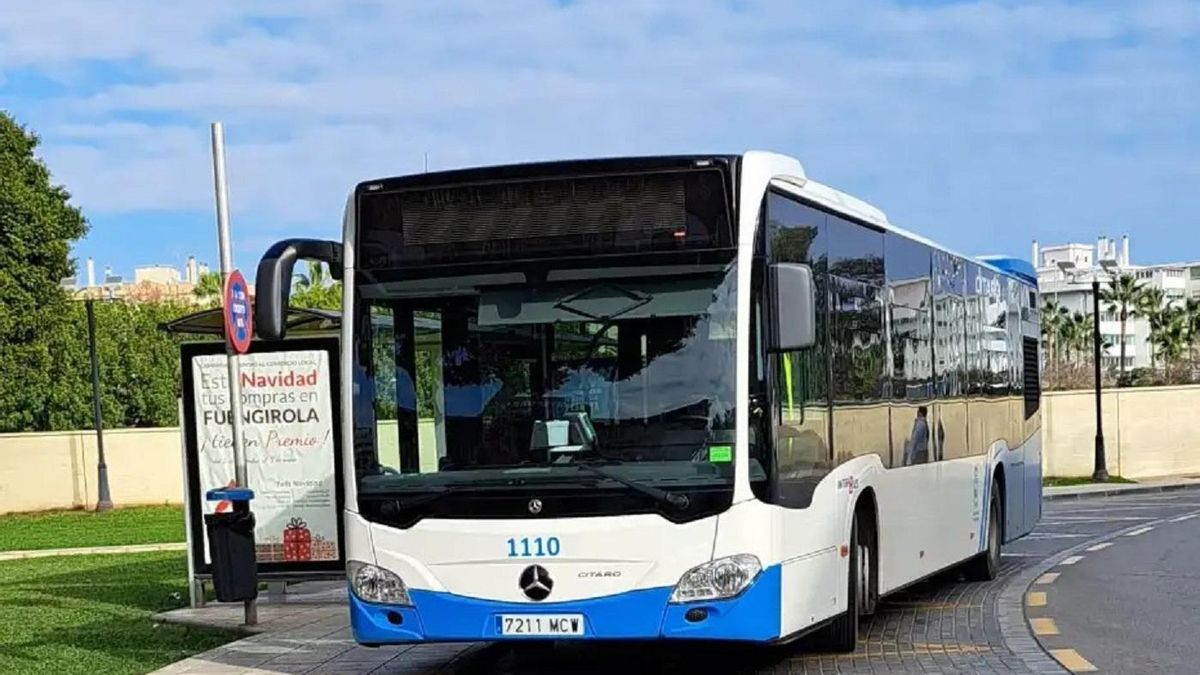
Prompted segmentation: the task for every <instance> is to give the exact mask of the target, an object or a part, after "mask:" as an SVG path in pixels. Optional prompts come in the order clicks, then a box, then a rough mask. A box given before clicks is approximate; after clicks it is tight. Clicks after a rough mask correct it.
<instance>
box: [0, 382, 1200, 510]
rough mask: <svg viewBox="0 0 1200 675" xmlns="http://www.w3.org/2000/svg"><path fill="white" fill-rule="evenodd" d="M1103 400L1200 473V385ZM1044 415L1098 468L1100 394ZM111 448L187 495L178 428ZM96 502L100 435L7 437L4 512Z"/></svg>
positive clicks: (384, 450)
mask: <svg viewBox="0 0 1200 675" xmlns="http://www.w3.org/2000/svg"><path fill="white" fill-rule="evenodd" d="M1102 404H1103V408H1104V411H1103V412H1104V435H1105V439H1106V446H1107V459H1108V470H1109V472H1111V473H1114V474H1119V475H1122V476H1125V477H1126V478H1133V479H1137V478H1147V477H1151V476H1165V475H1171V474H1200V386H1187V387H1154V388H1150V387H1145V388H1133V389H1122V390H1119V391H1117V390H1108V391H1105V392H1104V394H1103V399H1102ZM1041 418H1042V442H1043V448H1044V449H1045V455H1044V456H1045V467H1044V472H1045V474H1046V475H1049V476H1085V475H1089V474H1091V472H1092V458H1093V452H1094V450H1093V448H1094V438H1095V423H1094V419H1095V399H1094V398H1093V397H1092V393H1091V392H1090V391H1071V392H1054V393H1047V394H1045V395H1044V397H1043V402H1042V415H1041ZM835 421H836V420H835ZM381 426H384V427H385V428H384V429H382V430H381V433H380V441H381V446H382V447H381V448H380V456H381V457H380V458H381V460H382V461H383V463H384V464H387V463H388V460H389V459H391V460H392V462H393V465H394V463H395V461H396V460H397V459H398V456H399V449H398V447H396V441H395V436H396V434H395V424H394V423H392V424H391V425H390V426H388V425H381ZM420 431H421V449H420V457H421V469H422V471H434V470H436V466H437V452H436V447H437V437H436V430H435V427H434V425H433V423H432V420H422V421H421V429H420ZM879 433H884V432H882V431H881V432H879ZM104 448H105V454H106V455H107V458H108V473H109V486H110V488H111V489H112V497H113V501H114V502H115V503H116V504H118V505H121V506H128V505H133V504H162V503H176V504H177V503H180V502H182V501H183V479H182V472H181V467H180V456H179V429H177V428H169V429H111V430H108V431H105V432H104ZM95 504H96V436H95V434H94V433H93V432H91V431H72V432H62V433H41V434H0V513H9V512H13V511H39V510H45V509H69V508H80V507H83V508H92V507H94V506H95Z"/></svg>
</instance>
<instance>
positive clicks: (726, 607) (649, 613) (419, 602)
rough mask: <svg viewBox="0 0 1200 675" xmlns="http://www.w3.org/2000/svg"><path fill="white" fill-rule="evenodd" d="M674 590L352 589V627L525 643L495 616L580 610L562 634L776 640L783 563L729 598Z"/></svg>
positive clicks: (380, 638) (400, 637)
mask: <svg viewBox="0 0 1200 675" xmlns="http://www.w3.org/2000/svg"><path fill="white" fill-rule="evenodd" d="M671 591H672V589H671V588H670V587H659V588H647V589H642V590H636V591H627V592H625V593H618V594H616V595H609V596H604V597H599V598H589V599H586V600H573V601H568V602H548V603H537V604H532V603H518V602H499V601H494V600H481V599H478V598H468V597H464V596H461V595H455V594H452V593H445V592H441V591H426V590H415V589H414V590H410V591H409V594H410V596H411V598H412V601H413V606H412V607H401V606H393V605H381V604H374V603H367V602H363V601H362V600H359V599H358V598H357V597H355V596H354V594H353V593H350V594H349V595H350V626H351V629H352V631H353V633H354V639H355V640H357V641H358V642H360V643H363V644H399V643H410V642H461V641H480V640H483V641H492V640H501V639H503V640H514V639H515V640H521V639H529V638H525V637H516V636H501V635H500V630H499V627H498V625H497V623H498V622H497V616H498V615H500V614H582V615H583V616H584V635H582V636H575V637H571V636H563V637H562V638H560V639H584V640H589V639H590V640H637V639H657V638H672V639H704V640H743V641H751V642H769V641H771V640H774V639H775V638H778V637H779V630H780V615H779V612H780V591H781V581H780V568H779V566H778V565H776V566H773V567H769V568H767V569H765V570H763V572H762V574H760V575H759V577H758V579H756V580H755V581H754V583H753V584H751V586H750V588H748V589H747V590H746V591H744V592H743V593H742V594H741V595H739V596H738V597H736V598H732V599H729V600H717V601H713V602H697V603H689V604H686V605H672V604H670V603H669V602H668V601H669V599H670V597H671ZM697 608H701V609H705V610H707V612H708V616H707V618H705V619H704V620H703V621H697V622H691V621H688V620H687V619H685V618H684V615H685V614H686V613H687V611H688V610H690V609H697ZM389 614H391V615H392V617H393V619H392V620H391V621H389V618H388V617H389ZM396 617H398V618H399V620H400V621H399V623H396V622H395V618H396ZM534 639H537V638H536V637H535V638H534ZM541 639H545V637H544V636H543V637H542V638H541Z"/></svg>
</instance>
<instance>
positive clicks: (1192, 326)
mask: <svg viewBox="0 0 1200 675" xmlns="http://www.w3.org/2000/svg"><path fill="white" fill-rule="evenodd" d="M1183 323H1184V327H1185V329H1186V330H1187V346H1188V364H1189V370H1190V371H1193V372H1189V373H1188V376H1189V377H1194V376H1195V372H1194V371H1195V369H1196V350H1197V349H1198V348H1200V298H1188V299H1187V301H1186V302H1185V303H1183Z"/></svg>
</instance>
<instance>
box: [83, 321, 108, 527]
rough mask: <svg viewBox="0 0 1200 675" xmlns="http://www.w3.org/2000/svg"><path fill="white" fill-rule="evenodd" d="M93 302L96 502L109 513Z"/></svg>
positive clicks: (91, 352) (91, 343)
mask: <svg viewBox="0 0 1200 675" xmlns="http://www.w3.org/2000/svg"><path fill="white" fill-rule="evenodd" d="M92 303H93V300H92V299H91V298H88V299H87V301H86V302H85V303H84V304H85V305H86V306H87V326H88V353H89V356H90V357H91V360H92V425H93V426H94V427H96V452H97V455H98V456H97V459H98V461H97V463H96V486H97V487H96V491H97V493H98V495H97V500H96V510H97V511H107V510H109V509H111V508H112V506H113V503H112V495H111V494H110V493H109V491H108V462H107V461H105V459H104V413H103V411H102V410H101V408H100V360H99V359H98V358H96V312H95V310H94V309H93V308H92Z"/></svg>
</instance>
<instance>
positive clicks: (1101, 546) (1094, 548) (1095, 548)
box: [1087, 541, 1112, 553]
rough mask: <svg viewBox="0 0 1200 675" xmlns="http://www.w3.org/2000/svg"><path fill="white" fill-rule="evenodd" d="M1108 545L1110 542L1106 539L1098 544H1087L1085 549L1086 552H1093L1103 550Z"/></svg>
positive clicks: (1110, 544)
mask: <svg viewBox="0 0 1200 675" xmlns="http://www.w3.org/2000/svg"><path fill="white" fill-rule="evenodd" d="M1109 546H1112V542H1111V541H1106V542H1103V543H1100V544H1096V545H1095V546H1089V547H1088V549H1087V551H1088V553H1095V552H1096V551H1103V550H1104V549H1106V548H1108V547H1109Z"/></svg>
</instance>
